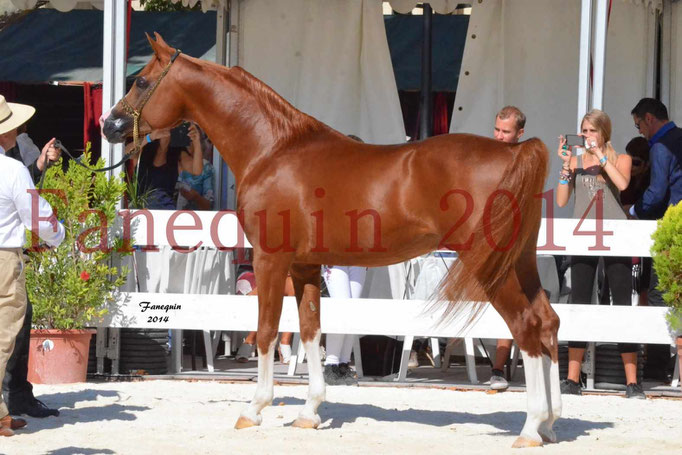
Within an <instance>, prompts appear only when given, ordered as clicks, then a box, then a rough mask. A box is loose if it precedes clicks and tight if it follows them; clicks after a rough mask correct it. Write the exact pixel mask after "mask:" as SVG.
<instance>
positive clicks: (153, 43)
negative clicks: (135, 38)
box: [144, 32, 159, 58]
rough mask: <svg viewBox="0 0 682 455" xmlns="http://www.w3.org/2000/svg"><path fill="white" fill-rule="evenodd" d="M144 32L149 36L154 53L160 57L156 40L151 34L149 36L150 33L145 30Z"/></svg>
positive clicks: (148, 39)
mask: <svg viewBox="0 0 682 455" xmlns="http://www.w3.org/2000/svg"><path fill="white" fill-rule="evenodd" d="M144 34H145V36H146V37H147V41H149V45H150V46H151V47H152V50H153V51H154V55H155V56H156V58H159V52H158V49H157V43H156V41H154V39H153V38H152V37H151V36H149V33H147V32H145V33H144Z"/></svg>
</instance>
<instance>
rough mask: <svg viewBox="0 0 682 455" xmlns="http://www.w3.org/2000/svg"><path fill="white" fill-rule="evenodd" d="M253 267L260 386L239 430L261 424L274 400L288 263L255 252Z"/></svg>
mask: <svg viewBox="0 0 682 455" xmlns="http://www.w3.org/2000/svg"><path fill="white" fill-rule="evenodd" d="M253 268H254V272H255V273H256V279H257V282H256V286H257V289H258V338H257V342H256V344H257V346H258V387H257V389H256V394H255V395H254V397H253V400H252V401H251V403H250V404H249V406H248V407H247V408H246V409H245V410H244V411H242V413H241V416H240V417H239V420H237V423H236V425H235V428H237V429H242V428H248V427H252V426H255V425H260V423H261V420H262V418H261V415H260V412H261V410H262V409H263V408H264V407H265V406H267V405H269V404H270V403H272V397H273V393H274V390H273V388H274V383H273V374H274V371H273V369H274V363H275V341H276V340H277V329H278V328H279V318H280V316H281V315H282V298H283V297H284V283H285V281H286V277H287V269H288V268H289V264H288V262H286V261H284V260H283V258H279V257H277V256H275V255H262V254H261V255H259V254H258V253H256V255H255V258H254V263H253Z"/></svg>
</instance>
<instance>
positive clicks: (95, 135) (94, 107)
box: [83, 82, 102, 157]
mask: <svg viewBox="0 0 682 455" xmlns="http://www.w3.org/2000/svg"><path fill="white" fill-rule="evenodd" d="M83 95H84V98H83V148H84V149H85V146H86V145H87V143H88V142H90V144H91V146H92V153H93V155H94V156H95V157H98V156H100V155H101V147H102V140H101V135H100V125H99V118H100V117H101V116H102V84H92V83H90V82H84V83H83Z"/></svg>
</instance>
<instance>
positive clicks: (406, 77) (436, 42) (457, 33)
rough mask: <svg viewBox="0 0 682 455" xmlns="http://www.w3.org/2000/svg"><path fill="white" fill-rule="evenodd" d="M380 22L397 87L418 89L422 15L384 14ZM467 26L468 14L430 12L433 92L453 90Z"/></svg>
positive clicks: (422, 25)
mask: <svg viewBox="0 0 682 455" xmlns="http://www.w3.org/2000/svg"><path fill="white" fill-rule="evenodd" d="M384 22H385V24H386V37H387V38H388V47H389V49H390V51H391V60H392V62H393V71H394V73H395V81H396V84H397V85H398V90H420V89H421V67H422V64H421V58H422V39H423V38H422V35H423V30H424V18H423V16H403V15H395V16H386V17H385V21H384ZM468 28H469V16H465V15H452V16H445V15H440V14H434V15H433V20H432V26H431V30H432V35H431V43H432V51H431V55H432V89H433V91H434V92H455V91H457V81H458V80H459V69H460V67H461V66H462V55H463V54H464V43H465V41H466V35H467V29H468Z"/></svg>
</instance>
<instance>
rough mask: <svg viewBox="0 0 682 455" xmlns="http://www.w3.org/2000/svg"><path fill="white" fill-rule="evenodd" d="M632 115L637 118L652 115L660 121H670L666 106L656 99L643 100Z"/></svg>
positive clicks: (633, 110)
mask: <svg viewBox="0 0 682 455" xmlns="http://www.w3.org/2000/svg"><path fill="white" fill-rule="evenodd" d="M630 113H631V114H632V115H634V116H636V117H637V118H644V115H645V114H651V115H653V116H654V117H656V118H657V119H658V120H665V121H667V120H668V109H667V108H666V107H665V104H663V103H661V102H660V101H659V100H657V99H654V98H642V99H641V100H639V103H637V106H635V107H634V108H633V109H632V112H630Z"/></svg>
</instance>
